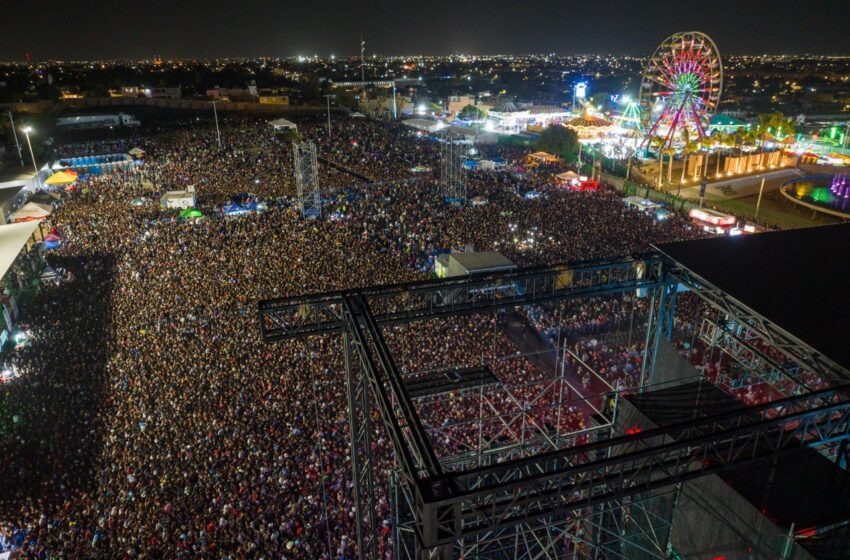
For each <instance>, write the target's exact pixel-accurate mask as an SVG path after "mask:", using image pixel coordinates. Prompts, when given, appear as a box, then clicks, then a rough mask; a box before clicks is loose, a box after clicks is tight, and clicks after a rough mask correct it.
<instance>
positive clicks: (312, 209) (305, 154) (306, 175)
mask: <svg viewBox="0 0 850 560" xmlns="http://www.w3.org/2000/svg"><path fill="white" fill-rule="evenodd" d="M292 153H293V160H294V161H293V163H294V167H295V186H296V188H297V191H298V207H299V208H301V215H302V216H303V217H305V218H316V219H318V218H321V217H322V204H321V198H320V196H319V165H318V162H317V161H316V145H315V144H314V143H313V142H293V143H292Z"/></svg>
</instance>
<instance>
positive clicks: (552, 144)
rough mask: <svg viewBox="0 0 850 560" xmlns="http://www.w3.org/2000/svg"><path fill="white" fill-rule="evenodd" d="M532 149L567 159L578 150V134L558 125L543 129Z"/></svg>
mask: <svg viewBox="0 0 850 560" xmlns="http://www.w3.org/2000/svg"><path fill="white" fill-rule="evenodd" d="M534 147H535V148H536V149H538V150H542V151H544V152H549V153H551V154H557V155H559V156H561V157H563V158H564V159H569V157H570V156H572V154H574V153H576V151H577V150H578V134H576V131H575V130H573V129H571V128H567V127H565V126H560V125H551V126H547V127H546V128H544V129H543V132H541V133H540V137H539V138H538V139H537V142H535V143H534Z"/></svg>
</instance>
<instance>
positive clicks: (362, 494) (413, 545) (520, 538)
mask: <svg viewBox="0 0 850 560" xmlns="http://www.w3.org/2000/svg"><path fill="white" fill-rule="evenodd" d="M669 267H670V265H669V264H668V265H667V266H666V267H665V266H664V263H663V261H662V260H661V259H660V257H658V256H655V255H652V256H647V257H642V258H628V259H611V260H604V261H594V262H589V263H578V264H573V265H560V266H550V267H537V268H531V269H525V270H518V271H510V272H502V273H495V274H491V275H486V276H483V277H480V278H462V279H448V280H441V281H424V282H411V283H404V284H396V285H392V286H385V287H378V288H367V289H362V290H349V291H338V292H330V293H324V294H318V295H313V296H299V297H294V298H284V299H278V300H271V301H265V302H261V303H260V305H259V314H260V325H261V331H262V335H263V338H264V339H265V340H266V341H275V340H282V339H287V338H293V337H303V336H310V335H316V334H327V333H335V332H341V333H342V334H343V341H344V343H343V347H344V351H345V364H346V375H347V386H348V387H347V388H348V401H349V402H348V404H349V411H350V415H349V418H350V431H351V460H352V469H353V475H354V477H353V478H354V498H355V500H354V501H355V506H356V521H357V538H358V542H359V543H360V546H359V553H360V558H361V559H362V558H370V559H372V558H377V555H378V548H379V543H378V529H379V527H378V526H377V518H376V512H375V500H376V496H375V482H374V479H373V476H374V475H373V473H374V471H375V470H376V467H377V465H376V463H375V458H374V457H373V456H372V453H373V449H372V442H371V441H370V437H371V434H372V433H373V431H372V427H371V424H370V412H371V410H373V409H377V411H378V412H379V414H380V417H381V422H382V425H383V427H384V429H385V430H386V432H387V434H388V436H389V438H388V439H389V441H390V443H391V446H392V456H393V459H394V461H395V465H396V466H395V468H394V469H392V474H391V481H390V496H391V500H392V501H393V504H394V506H395V508H396V510H395V516H394V519H395V523H394V530H395V535H394V537H395V538H394V539H393V546H394V552H395V557H396V558H411V559H416V560H421V559H426V558H434V559H439V560H447V559H449V558H456V557H463V558H494V559H496V558H498V559H503V558H514V559H529V560H531V559H535V560H537V559H547V558H564V557H570V556H571V557H573V558H582V559H591V558H593V559H594V560H598V559H609V558H629V559H631V558H635V557H645V558H656V557H657V558H663V557H664V556H665V555H666V554H667V552H668V551H669V547H670V543H669V533H670V531H669V525H670V523H671V522H672V521H671V520H670V516H672V512H673V511H674V510H675V498H674V501H673V502H670V500H669V499H666V498H665V499H666V500H667V501H664V500H665V499H661V500H660V501H659V500H658V499H657V498H658V496H659V494H664V493H665V492H670V491H671V489H674V488H676V487H677V485H680V484H681V483H683V482H685V481H687V480H690V479H693V478H696V477H701V476H705V475H708V474H712V473H718V472H722V471H724V470H726V469H732V468H740V467H742V466H747V465H751V466H759V465H762V464H771V463H772V462H774V461H778V460H781V459H782V457H783V456H785V455H788V454H792V453H796V452H799V450H801V449H803V448H815V449H824V448H828V449H829V450H830V451H834V452H835V453H834V454H835V455H841V459H840V461H845V460H846V453H847V452H846V449H847V447H846V442H847V441H848V440H850V390H848V389H847V387H846V386H843V387H842V386H836V387H831V388H828V389H822V390H819V391H814V392H805V393H803V394H798V395H792V396H789V397H787V398H785V399H781V400H777V401H774V402H770V403H765V404H762V405H758V406H753V407H749V408H743V407H742V408H739V409H735V410H732V411H727V412H723V413H717V414H709V415H707V416H704V417H701V418H696V419H691V420H688V421H686V422H681V423H675V424H670V425H666V426H663V427H659V428H654V429H649V430H644V431H640V432H637V433H627V434H626V435H615V434H613V433H612V432H611V430H612V429H613V428H612V427H613V426H614V425H615V418H614V415H616V410H617V407H616V404H614V405H613V408H610V407H611V404H610V403H612V402H614V403H616V402H618V400H619V399H620V398H622V397H621V396H620V395H619V394H618V393H617V392H616V391H613V392H612V393H611V395H610V398H605V399H604V401H605V402H604V403H603V404H601V405H600V407H599V408H600V410H599V414H598V415H597V414H594V418H595V420H594V421H595V422H596V425H595V426H594V427H595V428H597V431H591V432H589V433H590V434H591V435H592V436H598V435H600V434H601V435H602V437H598V438H594V437H590V438H586V439H591V440H593V439H595V441H586V439H583V440H581V441H579V440H577V439H575V438H574V436H575V433H574V432H570V431H568V430H561V425H560V422H556V423H555V424H554V428H555V429H554V430H553V429H551V428H549V427H547V426H546V425H545V423H543V422H541V421H540V420H539V416H538V414H539V413H540V409H541V408H545V407H544V406H543V403H544V402H545V403H549V405H551V403H553V402H555V400H556V399H557V402H558V406H559V407H560V406H562V404H563V402H562V401H561V400H560V398H561V396H562V395H563V394H564V390H565V389H564V383H565V379H564V376H563V368H561V371H560V375H558V374H556V375H555V376H549V377H545V376H544V377H543V378H542V379H538V380H536V381H535V382H534V383H529V384H525V385H521V386H520V385H509V384H506V383H505V382H504V380H500V381H502V382H501V383H492V378H490V376H489V375H488V374H487V371H486V370H479V371H478V373H477V374H475V375H471V376H470V378H469V379H468V380H466V381H468V383H469V386H468V388H467V389H466V390H465V391H464V398H477V399H478V400H477V401H476V403H477V404H478V407H479V412H478V419H477V422H478V424H475V423H474V420H473V423H472V424H471V425H472V426H473V429H477V430H478V431H479V435H478V440H477V441H478V443H477V447H474V448H473V449H471V450H463V451H458V450H456V449H454V450H453V449H447V450H446V449H439V448H438V449H435V445H434V442H435V441H436V440H437V439H441V438H442V439H444V438H451V437H452V434H451V433H450V432H449V431H448V430H446V429H444V428H443V427H442V426H437V425H433V424H432V425H429V424H428V423H427V422H425V421H423V419H422V416H421V414H422V411H423V410H424V408H423V407H427V406H428V405H429V403H434V402H436V401H437V400H439V399H441V398H445V393H444V392H443V389H444V388H445V387H444V386H442V385H440V384H439V383H437V385H438V389H439V390H435V391H433V392H431V391H428V390H426V391H424V392H420V393H416V394H417V395H419V396H418V397H416V398H414V397H412V396H411V391H410V389H415V388H416V387H417V386H416V382H417V380H421V379H422V376H421V375H420V374H405V373H403V372H402V371H401V370H400V369H399V367H398V366H397V365H396V363H395V360H394V358H393V356H392V353H391V351H390V349H389V346H388V345H387V342H386V340H385V339H384V335H383V332H382V327H386V326H388V325H393V324H401V323H409V322H413V321H420V320H425V319H433V318H438V317H446V316H453V315H463V314H471V313H480V312H482V311H492V310H495V309H499V308H505V307H512V306H522V305H528V304H539V303H545V302H554V301H559V300H563V299H567V298H578V297H592V296H595V295H601V294H615V293H623V292H629V291H638V290H644V291H645V290H649V291H650V292H651V293H652V305H651V308H650V309H651V314H652V315H653V316H652V317H651V318H650V321H649V322H650V332H649V334H648V336H647V352H646V354H647V355H650V358H648V359H647V360H646V361H645V363H644V371H643V380H644V383H648V382H649V380H651V379H652V372H653V371H654V367H655V365H654V364H655V355H656V352H657V346H658V344H659V342H660V340H661V338H668V339H669V337H670V335H671V332H672V323H673V309H674V306H675V296H676V291H677V286H678V283H679V282H681V281H682V280H681V279H682V272H681V271H680V270H677V269H675V268H673V269H672V271H671V270H670V269H669ZM688 285H689V286H695V287H697V288H700V289H703V288H704V285H702V284H695V283H689V284H688ZM692 289H693V288H692ZM702 297H703V298H704V299H706V298H707V297H708V296H702ZM709 301H711V300H709ZM725 309H732V307H731V305H726V306H725ZM735 309H736V308H735ZM727 320H733V321H735V322H736V324H747V325H755V324H757V325H759V326H761V327H764V322H761V323H750V322H746V323H745V322H744V321H742V320H741V319H740V318H739V317H737V316H733V317H732V318H731V319H727ZM762 321H764V320H763V319H762ZM752 330H754V331H757V329H756V328H755V326H753V327H752ZM732 332H735V333H738V334H740V332H741V331H735V330H734V329H733V331H732ZM757 332H761V331H757ZM771 335H772V336H773V338H765V340H766V341H767V342H768V343H770V342H771V341H773V340H779V338H778V334H775V333H773V332H772V331H771ZM749 336H750V335H745V336H744V335H742V336H741V338H742V339H744V340H746V339H747V337H749ZM785 340H787V339H783V341H785ZM783 348H785V350H784V351H785V352H786V354H787V355H789V357H795V359H798V360H801V361H802V360H803V359H805V360H807V361H806V365H808V363H809V362H812V363H814V364H816V365H817V364H820V365H822V366H823V367H824V368H826V367H827V363H826V362H825V361H824V360H825V359H820V358H818V359H814V357H813V354H816V352H815V351H814V350H813V349H807V350H805V352H804V351H803V350H804V349H800V348H797V347H794V346H791V345H786V346H783ZM558 359H560V349H559V357H558ZM557 363H558V362H556V364H557ZM560 363H561V364H562V363H563V362H562V361H561V362H560ZM801 365H803V364H801ZM804 367H805V366H804ZM556 372H557V368H556ZM833 378H834V374H833ZM432 381H434V380H433V379H432V380H430V381H429V382H428V383H426V385H430V383H431V382H432ZM644 389H645V390H651V387H644ZM414 392H415V391H414ZM496 392H498V394H497V393H496ZM491 394H492V395H496V396H497V398H491V397H490V396H489V395H491ZM541 395H548V397H547V398H545V399H544V398H541ZM553 395H554V396H553ZM498 403H513V405H514V407H513V409H512V410H511V411H509V412H505V410H504V409H500V408H499V406H498ZM538 403H540V406H538ZM547 406H548V405H547ZM605 407H609V408H605ZM488 408H489V412H487V410H488ZM544 412H545V411H544ZM550 412H551V411H550ZM550 416H551V414H550ZM458 425H459V423H455V424H454V426H455V427H457V426H458ZM485 425H487V426H490V428H488V430H489V431H488V432H486V433H485V432H484V430H483V428H482V427H483V426H485ZM435 436H436V437H435ZM502 436H506V437H502ZM585 441H586V442H585ZM650 498H652V499H654V500H656V501H655V502H651V501H649V500H650ZM651 504H654V505H651ZM665 504H668V505H671V504H672V505H671V507H670V508H668V507H667V505H665ZM671 508H672V509H671ZM668 510H669V511H668ZM665 527H666V529H665ZM665 541H666V542H665ZM636 551H640V555H638V554H637V552H636Z"/></svg>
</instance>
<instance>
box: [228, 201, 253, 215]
mask: <svg viewBox="0 0 850 560" xmlns="http://www.w3.org/2000/svg"><path fill="white" fill-rule="evenodd" d="M248 212H250V210H249V209H248V208H246V207H244V206H242V205H241V204H228V205H227V206H225V207H224V213H225V214H227V215H228V216H234V215H237V214H247V213H248Z"/></svg>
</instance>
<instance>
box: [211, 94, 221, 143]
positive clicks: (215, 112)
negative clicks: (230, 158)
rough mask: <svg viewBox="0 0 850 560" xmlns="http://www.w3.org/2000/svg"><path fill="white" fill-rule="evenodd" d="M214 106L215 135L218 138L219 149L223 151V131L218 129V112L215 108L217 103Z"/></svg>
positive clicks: (213, 103)
mask: <svg viewBox="0 0 850 560" xmlns="http://www.w3.org/2000/svg"><path fill="white" fill-rule="evenodd" d="M212 105H213V116H214V117H215V134H216V137H218V149H219V150H220V149H221V129H220V128H218V111H217V110H216V108H215V101H213V102H212Z"/></svg>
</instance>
